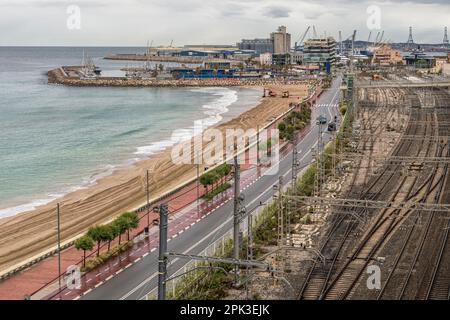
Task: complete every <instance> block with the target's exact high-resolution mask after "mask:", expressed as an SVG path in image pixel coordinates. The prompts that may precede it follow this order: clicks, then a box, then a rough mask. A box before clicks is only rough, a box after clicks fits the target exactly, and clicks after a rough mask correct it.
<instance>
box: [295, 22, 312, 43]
mask: <svg viewBox="0 0 450 320" xmlns="http://www.w3.org/2000/svg"><path fill="white" fill-rule="evenodd" d="M310 29H311V26H308V28H306V31H305V32H304V33H303V35H302V36H301V37H300V38H299V40H297V41H296V42H295V49H297V47H301V46H302V44H303V42H304V41H305V38H306V35H307V34H308V32H309V30H310Z"/></svg>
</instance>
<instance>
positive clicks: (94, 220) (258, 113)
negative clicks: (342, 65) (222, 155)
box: [0, 84, 308, 274]
mask: <svg viewBox="0 0 450 320" xmlns="http://www.w3.org/2000/svg"><path fill="white" fill-rule="evenodd" d="M260 89H261V92H262V88H260ZM271 89H273V90H274V91H275V92H277V93H278V95H279V97H277V98H264V99H262V100H261V103H260V104H259V105H258V106H256V107H254V108H253V109H251V110H249V111H247V112H244V113H243V114H241V115H240V116H239V117H237V118H235V119H232V120H230V121H228V122H226V123H221V124H217V125H216V126H215V127H216V128H219V129H221V130H226V129H228V128H240V129H244V130H247V129H250V128H255V129H256V127H257V126H260V127H263V126H264V125H266V124H267V123H269V122H270V121H271V120H273V119H274V118H275V117H277V116H279V115H280V114H282V113H284V112H286V111H287V110H288V109H289V103H290V102H300V101H301V98H303V97H306V96H307V94H308V87H307V85H306V84H304V85H283V86H281V85H280V86H276V87H275V86H274V87H272V88H271ZM284 90H289V91H290V94H291V96H290V98H289V99H283V98H281V97H280V96H281V92H282V91H284ZM147 169H148V170H150V172H151V176H150V194H151V198H152V199H154V198H156V197H158V196H160V195H162V194H164V193H165V192H167V191H168V190H171V189H173V188H174V187H176V186H179V185H180V184H181V183H183V182H184V181H188V180H189V179H192V178H193V177H195V175H196V167H195V165H178V166H175V165H174V164H173V163H172V161H171V150H170V149H168V150H166V151H163V152H162V153H160V154H157V155H154V156H152V157H151V158H149V159H146V160H142V161H139V162H138V163H136V164H134V165H133V166H132V167H129V168H125V169H120V170H117V171H115V172H113V174H112V175H110V176H107V177H104V178H102V179H100V180H98V181H97V183H96V184H95V185H93V186H90V187H88V188H86V189H81V190H78V191H75V192H73V193H70V194H67V195H66V196H64V197H63V198H61V199H58V200H57V201H54V202H52V203H49V204H47V205H44V206H42V207H38V208H37V209H36V210H33V211H31V212H26V213H21V214H18V215H16V216H12V217H7V218H3V219H0V274H1V273H3V272H4V271H5V270H7V269H10V268H12V267H17V266H18V264H21V263H23V262H24V261H25V260H27V259H30V258H31V257H35V256H37V255H39V254H41V253H43V252H44V251H45V250H48V249H50V248H53V247H55V245H56V243H57V238H56V226H57V224H56V221H57V220H56V202H59V203H60V205H61V235H62V239H61V240H62V242H64V241H68V240H69V239H73V238H74V237H76V236H79V235H81V234H82V233H83V232H85V231H86V230H87V229H88V228H89V227H90V226H93V225H96V224H101V223H105V222H107V221H109V220H111V219H113V218H114V217H116V216H117V215H119V214H121V213H123V212H124V211H127V210H131V209H136V208H138V207H140V206H142V205H144V204H145V202H146V181H145V180H146V172H147Z"/></svg>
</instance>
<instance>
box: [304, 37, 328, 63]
mask: <svg viewBox="0 0 450 320" xmlns="http://www.w3.org/2000/svg"><path fill="white" fill-rule="evenodd" d="M303 62H304V63H305V64H314V63H315V64H319V65H321V66H326V67H327V68H329V67H331V66H332V65H334V64H335V63H336V41H335V40H334V38H333V37H328V38H316V39H309V40H307V41H305V45H304V49H303Z"/></svg>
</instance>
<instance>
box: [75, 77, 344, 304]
mask: <svg viewBox="0 0 450 320" xmlns="http://www.w3.org/2000/svg"><path fill="white" fill-rule="evenodd" d="M341 81H342V80H341V77H338V78H337V79H336V80H335V81H334V82H333V84H332V87H331V88H330V89H328V90H327V91H325V92H324V93H322V95H321V97H320V98H319V100H318V102H317V104H316V106H315V107H314V108H313V114H312V119H313V123H314V121H315V120H314V119H316V118H317V117H318V116H319V115H325V116H326V117H327V119H328V121H330V120H332V119H333V118H334V116H335V115H337V114H338V108H337V105H338V103H339V94H340V92H339V88H340V85H341ZM324 127H325V126H324ZM325 130H326V129H325ZM318 134H319V128H318V126H316V125H314V126H313V127H312V128H311V130H310V132H309V133H308V134H307V135H306V136H305V137H304V138H303V139H302V140H301V141H300V142H299V144H298V145H297V150H298V151H299V155H298V159H299V161H300V167H301V168H304V167H306V166H307V165H309V164H310V163H311V161H312V160H313V159H312V154H311V149H312V148H314V147H315V146H316V145H317V137H318ZM322 134H323V140H324V142H325V143H326V142H328V141H329V140H330V135H329V134H328V133H327V132H326V131H325V132H324V133H322ZM291 167H292V156H290V155H288V156H286V157H285V158H284V159H282V160H281V161H280V165H279V168H278V173H276V174H273V175H267V174H266V175H264V176H262V177H261V178H260V179H259V180H257V181H256V182H255V183H254V184H252V185H250V186H249V187H248V188H247V189H246V190H245V191H243V192H242V193H243V194H244V196H245V201H244V204H245V206H246V208H247V211H251V210H252V209H253V208H255V207H257V206H259V203H260V202H262V203H265V202H267V201H268V200H269V199H270V198H272V197H273V195H274V192H275V191H274V189H273V186H274V185H275V184H277V183H278V177H279V176H280V175H283V176H284V182H285V183H286V184H288V183H290V180H291ZM232 220H233V201H228V202H227V203H226V204H225V205H223V206H222V207H220V208H218V209H217V210H215V211H214V212H212V213H211V214H210V215H209V216H207V217H206V218H204V219H202V220H200V221H199V222H197V223H196V224H195V225H193V226H192V227H191V228H190V229H189V230H187V231H186V232H184V233H182V234H181V235H179V236H178V237H176V238H174V239H172V240H171V241H169V243H168V250H169V251H171V252H177V253H184V254H187V253H189V254H194V255H195V254H199V253H200V252H202V251H203V250H204V249H205V248H206V247H208V246H209V245H210V244H211V243H213V242H214V241H215V240H217V239H219V238H220V237H221V236H222V235H224V234H225V233H226V232H228V231H229V230H230V229H231V228H232V227H233V221H232ZM186 263H187V260H184V259H171V262H170V266H169V268H168V274H169V275H168V276H169V277H170V275H171V274H172V273H173V272H176V271H177V270H179V269H181V268H182V267H183V266H184V265H185V264H186ZM157 270H158V251H157V250H156V251H154V252H152V253H150V254H149V255H147V256H146V257H144V258H142V259H141V260H140V261H138V262H137V263H135V264H133V265H132V266H131V267H129V268H128V269H126V270H124V271H123V272H122V273H120V274H118V275H117V276H115V277H114V278H112V279H110V280H109V281H107V282H105V283H104V284H102V285H101V286H99V287H97V288H95V289H94V290H92V291H91V292H89V293H88V294H86V295H85V296H83V297H82V298H81V299H85V300H119V299H130V300H137V299H142V298H143V297H144V296H145V295H146V294H148V293H149V292H151V291H152V290H153V289H154V288H156V287H157V284H158V283H157V281H158V278H157Z"/></svg>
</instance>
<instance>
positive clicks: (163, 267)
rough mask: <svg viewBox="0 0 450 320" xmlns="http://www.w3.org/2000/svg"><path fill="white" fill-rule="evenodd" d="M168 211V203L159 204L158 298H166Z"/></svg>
mask: <svg viewBox="0 0 450 320" xmlns="http://www.w3.org/2000/svg"><path fill="white" fill-rule="evenodd" d="M168 211H169V207H168V205H167V203H164V204H161V205H160V206H159V258H158V300H165V299H166V277H167V256H166V253H167V229H168V223H167V221H168V219H167V217H168Z"/></svg>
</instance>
